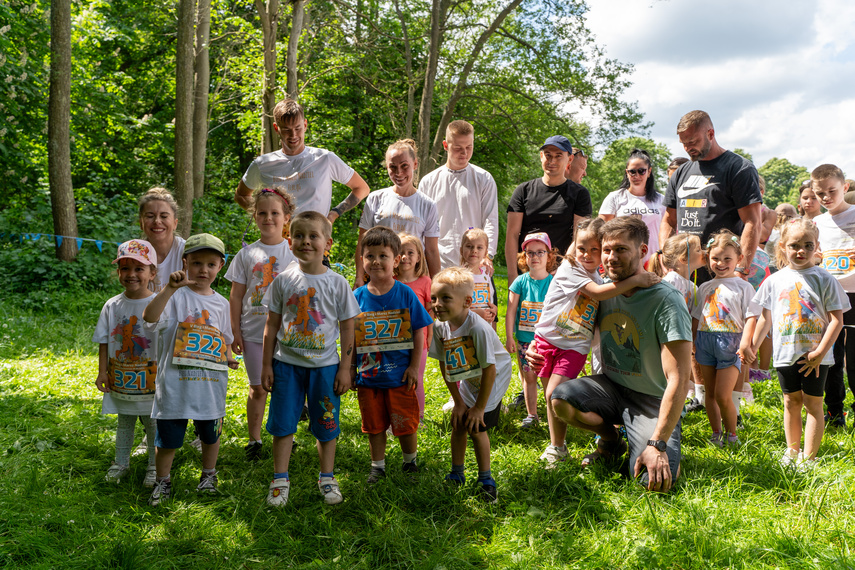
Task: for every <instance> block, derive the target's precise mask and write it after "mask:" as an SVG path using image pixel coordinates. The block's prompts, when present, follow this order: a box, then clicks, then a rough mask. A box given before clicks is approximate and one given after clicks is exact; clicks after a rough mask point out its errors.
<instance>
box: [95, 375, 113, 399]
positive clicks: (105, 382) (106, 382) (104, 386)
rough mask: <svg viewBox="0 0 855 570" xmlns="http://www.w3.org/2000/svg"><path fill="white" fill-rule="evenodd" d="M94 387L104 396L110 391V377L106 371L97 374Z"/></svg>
mask: <svg viewBox="0 0 855 570" xmlns="http://www.w3.org/2000/svg"><path fill="white" fill-rule="evenodd" d="M95 386H97V387H98V389H99V390H101V391H102V392H104V393H105V394H106V393H108V392H111V390H110V375H109V374H107V372H106V371H101V372H98V377H97V378H96V379H95Z"/></svg>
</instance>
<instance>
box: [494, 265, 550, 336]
mask: <svg viewBox="0 0 855 570" xmlns="http://www.w3.org/2000/svg"><path fill="white" fill-rule="evenodd" d="M552 277H553V276H552V275H550V274H548V273H547V275H546V278H545V279H540V280H535V279H532V278H531V273H523V274H522V275H521V276H520V277H519V278H518V279H515V280H514V282H513V283H511V287H510V290H511V292H513V293H516V294H517V295H519V296H520V299H519V303H518V304H517V314H516V315H513V319H514V331H515V333H516V334H515V335H514V336H515V337H516V339H517V342H525V343H529V342H531V341H533V340H534V325H536V324H537V321H538V320H540V312H541V310H542V309H543V301H544V300H545V299H546V292H547V291H548V290H549V284H550V283H552ZM523 301H525V303H532V304H531V305H523ZM523 309H525V313H524V317H525V318H524V319H523V320H524V321H525V324H524V325H523V326H524V327H525V328H531V329H532V330H530V331H526V330H520V314H521V313H522V312H523ZM505 318H507V317H505Z"/></svg>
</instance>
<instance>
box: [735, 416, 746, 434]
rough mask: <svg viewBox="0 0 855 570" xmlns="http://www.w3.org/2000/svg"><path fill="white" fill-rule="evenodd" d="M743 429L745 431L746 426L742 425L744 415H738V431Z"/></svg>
mask: <svg viewBox="0 0 855 570" xmlns="http://www.w3.org/2000/svg"><path fill="white" fill-rule="evenodd" d="M743 429H745V424H744V423H742V414H736V430H737V431H739V430H743Z"/></svg>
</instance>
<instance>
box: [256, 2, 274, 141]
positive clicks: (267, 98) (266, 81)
mask: <svg viewBox="0 0 855 570" xmlns="http://www.w3.org/2000/svg"><path fill="white" fill-rule="evenodd" d="M255 7H256V9H257V10H258V17H259V19H260V20H261V51H262V54H263V62H264V75H263V76H262V87H261V89H262V93H261V111H262V115H261V131H262V135H261V153H262V154H265V153H268V152H271V151H273V150H274V149H275V148H276V146H277V145H276V133H275V131H274V130H273V107H275V106H276V41H277V39H278V37H279V0H255Z"/></svg>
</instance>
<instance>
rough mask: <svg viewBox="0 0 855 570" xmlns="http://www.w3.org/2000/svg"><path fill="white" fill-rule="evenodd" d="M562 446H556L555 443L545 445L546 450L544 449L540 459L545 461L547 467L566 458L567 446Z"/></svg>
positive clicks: (553, 465)
mask: <svg viewBox="0 0 855 570" xmlns="http://www.w3.org/2000/svg"><path fill="white" fill-rule="evenodd" d="M563 447H564V448H563V449H562V448H560V447H557V446H555V445H551V444H550V445H547V446H546V451H544V452H543V453H542V454H541V456H540V460H541V461H546V463H547V468H550V467H555V466H556V465H558V464H559V463H561V462H562V461H564V460H565V459H567V446H566V445H565V446H563Z"/></svg>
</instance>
